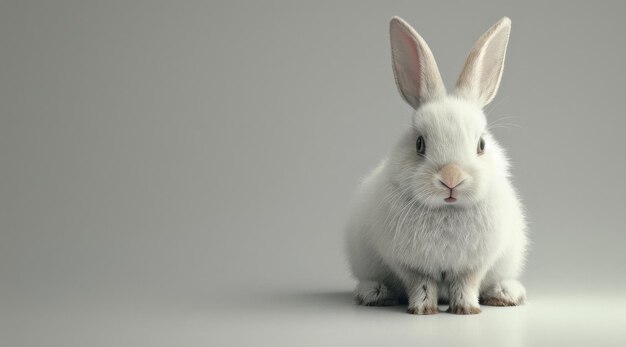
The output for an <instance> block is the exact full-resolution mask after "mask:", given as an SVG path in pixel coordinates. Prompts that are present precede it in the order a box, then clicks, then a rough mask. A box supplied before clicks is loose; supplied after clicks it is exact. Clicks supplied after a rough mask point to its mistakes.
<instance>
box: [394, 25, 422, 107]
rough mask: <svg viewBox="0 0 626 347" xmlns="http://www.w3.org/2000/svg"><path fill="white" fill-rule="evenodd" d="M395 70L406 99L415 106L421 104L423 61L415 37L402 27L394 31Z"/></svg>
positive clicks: (399, 86)
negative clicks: (421, 69)
mask: <svg viewBox="0 0 626 347" xmlns="http://www.w3.org/2000/svg"><path fill="white" fill-rule="evenodd" d="M392 44H393V47H392V49H393V60H394V62H393V63H394V72H395V74H396V81H397V82H398V88H399V89H400V92H401V93H402V95H403V96H404V98H405V100H406V101H407V102H408V103H409V104H411V105H412V106H413V107H417V105H419V99H420V97H421V93H420V89H421V84H420V79H421V71H420V66H421V61H420V55H419V51H418V49H419V48H418V46H417V42H416V40H415V38H413V37H412V36H411V35H410V34H409V33H407V32H406V31H405V30H402V28H396V30H394V32H392Z"/></svg>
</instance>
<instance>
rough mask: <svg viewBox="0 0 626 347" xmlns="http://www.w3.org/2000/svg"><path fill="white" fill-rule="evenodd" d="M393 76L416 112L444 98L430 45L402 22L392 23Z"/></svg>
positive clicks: (444, 91) (390, 26) (441, 83)
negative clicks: (426, 104) (427, 103)
mask: <svg viewBox="0 0 626 347" xmlns="http://www.w3.org/2000/svg"><path fill="white" fill-rule="evenodd" d="M389 33H390V36H391V58H392V61H393V74H394V76H395V79H396V85H397V86H398V90H400V94H402V97H403V98H404V100H406V102H408V103H409V104H410V105H411V106H413V108H415V109H417V108H418V107H419V105H420V104H421V103H423V102H425V101H427V100H430V99H434V98H437V97H440V96H443V95H445V93H446V90H445V87H444V85H443V81H442V80H441V75H440V74H439V69H438V68H437V63H436V62H435V58H434V57H433V53H432V52H431V51H430V48H428V45H427V44H426V42H425V41H424V39H422V38H421V37H420V36H419V35H418V34H417V33H416V32H415V30H414V29H413V28H412V27H411V26H410V25H408V24H407V23H406V22H405V21H404V20H403V19H401V18H399V17H393V18H392V19H391V23H389Z"/></svg>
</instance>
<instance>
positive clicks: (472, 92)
mask: <svg viewBox="0 0 626 347" xmlns="http://www.w3.org/2000/svg"><path fill="white" fill-rule="evenodd" d="M510 33H511V20H510V19H509V18H507V17H504V18H502V19H500V20H499V21H498V22H497V23H496V24H494V25H493V26H492V27H491V28H489V30H487V32H485V33H484V34H483V35H482V36H481V37H480V38H479V39H478V40H477V41H476V43H474V46H473V47H472V50H471V51H470V53H469V55H468V57H467V59H466V60H465V65H464V66H463V71H461V76H459V79H458V80H457V82H456V89H455V94H457V95H459V96H462V97H465V98H467V99H469V100H472V101H476V102H478V104H479V105H480V106H481V107H483V106H485V105H487V104H488V103H490V102H491V100H493V98H494V97H495V96H496V92H497V91H498V86H499V85H500V79H501V78H502V68H503V67H504V56H505V54H506V46H507V44H508V43H509V34H510Z"/></svg>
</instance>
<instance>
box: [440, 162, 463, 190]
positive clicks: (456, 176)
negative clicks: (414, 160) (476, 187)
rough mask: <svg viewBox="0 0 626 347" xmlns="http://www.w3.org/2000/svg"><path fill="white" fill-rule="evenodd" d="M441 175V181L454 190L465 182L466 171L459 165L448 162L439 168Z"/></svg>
mask: <svg viewBox="0 0 626 347" xmlns="http://www.w3.org/2000/svg"><path fill="white" fill-rule="evenodd" d="M439 177H440V178H439V182H441V184H443V185H444V186H446V187H447V188H448V189H451V190H452V189H454V188H456V187H458V186H459V185H460V184H461V183H463V181H464V180H465V173H464V172H463V170H461V168H460V167H459V166H458V165H455V164H448V165H446V166H444V167H442V168H441V170H439Z"/></svg>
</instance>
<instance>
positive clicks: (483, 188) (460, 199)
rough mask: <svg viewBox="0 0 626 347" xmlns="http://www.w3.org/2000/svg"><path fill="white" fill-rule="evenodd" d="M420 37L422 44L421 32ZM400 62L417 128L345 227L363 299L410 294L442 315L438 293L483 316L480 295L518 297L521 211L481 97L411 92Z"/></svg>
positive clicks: (432, 89)
mask: <svg viewBox="0 0 626 347" xmlns="http://www.w3.org/2000/svg"><path fill="white" fill-rule="evenodd" d="M396 24H400V25H406V23H404V22H397V23H396ZM401 29H403V28H401ZM409 33H410V32H409ZM414 35H417V34H416V33H414ZM506 38H507V39H508V33H507V37H506ZM400 39H402V40H403V39H405V38H404V37H400ZM415 40H416V41H417V42H418V48H419V44H420V42H421V38H420V37H419V36H415ZM404 43H406V40H405V41H402V42H401V43H400V44H404ZM393 44H394V22H393V21H392V46H393ZM422 44H423V45H424V46H425V43H422ZM421 48H422V50H423V49H424V47H423V46H422V47H421ZM402 49H404V47H400V48H399V50H402ZM426 49H428V48H427V46H426ZM429 52H430V51H428V52H426V53H424V52H421V55H420V54H415V57H416V59H418V58H419V59H420V61H421V64H423V65H422V66H420V70H419V71H421V73H422V76H424V74H426V75H428V73H431V74H432V72H433V71H432V69H433V67H432V65H430V66H428V64H429V59H430V58H429V57H428V56H427V54H428V53H429ZM397 54H404V52H400V53H398V52H396V51H394V63H396V64H399V63H398V60H400V63H401V64H405V65H406V61H407V58H406V57H405V59H404V61H402V57H400V58H397V57H396V55H397ZM432 64H434V60H433V61H432ZM402 68H404V69H405V70H406V68H405V67H403V66H400V67H398V66H396V65H394V72H395V73H396V81H397V82H398V86H399V88H400V91H401V92H402V94H403V96H404V97H405V99H406V100H407V101H408V102H409V103H411V104H412V105H413V106H414V107H415V108H416V112H415V115H414V117H413V122H412V123H413V124H412V128H411V129H410V130H409V131H407V132H405V133H404V134H403V135H402V137H401V139H400V141H399V142H398V144H397V146H396V147H395V148H394V150H393V151H392V153H391V154H390V156H389V157H388V158H387V159H386V160H385V161H384V162H383V163H382V164H381V165H379V167H377V168H376V169H375V170H374V171H373V172H372V173H371V174H370V175H369V176H368V177H367V178H366V179H365V180H364V181H363V183H362V184H361V186H360V188H359V191H358V192H357V199H356V201H357V203H356V206H355V209H354V212H353V215H352V217H351V219H350V221H349V224H348V228H347V248H348V256H349V260H350V264H351V269H352V272H353V274H354V275H355V277H356V278H357V279H358V280H359V285H358V286H357V288H356V290H355V297H356V299H357V301H358V302H359V303H361V304H364V305H389V304H395V303H396V302H398V300H402V299H408V304H409V312H411V313H418V314H432V313H436V312H437V300H438V299H440V300H441V299H443V300H446V301H447V300H449V301H450V310H451V311H452V312H455V313H478V312H480V310H479V309H478V298H479V295H480V298H481V299H482V301H483V303H486V304H491V305H517V304H520V303H522V302H523V300H524V298H525V290H524V288H523V286H522V285H521V284H520V283H519V282H518V281H517V278H518V276H519V274H520V271H521V268H522V266H523V262H524V256H525V252H526V245H527V239H526V234H525V229H526V225H525V221H524V215H523V211H522V207H521V204H520V203H519V200H518V197H517V194H516V192H515V190H514V188H513V186H512V185H511V183H510V179H509V174H508V162H507V159H506V156H505V154H504V151H503V150H502V149H501V147H500V146H499V145H498V144H497V142H496V141H495V140H494V139H493V138H492V136H491V134H490V133H489V131H488V129H487V128H486V119H485V116H484V114H483V112H482V109H481V108H482V107H481V106H482V105H481V103H477V102H475V101H474V100H472V98H468V97H466V95H467V93H464V90H463V89H460V90H458V93H456V94H455V95H445V94H444V93H442V91H441V88H442V86H441V85H436V84H435V85H432V84H431V85H430V86H424V85H422V86H421V87H420V80H419V79H418V80H417V81H414V85H417V86H416V87H415V86H414V88H413V91H411V90H409V89H410V86H409V87H406V85H404V84H405V83H406V76H402V75H401V73H402V71H400V72H398V70H400V69H402ZM434 68H435V69H436V65H435V66H434ZM429 69H430V70H429ZM436 72H437V75H436V76H434V75H433V76H434V77H437V76H438V71H436ZM498 77H499V76H498ZM432 78H433V77H432V76H431V79H432ZM439 79H440V77H439ZM403 81H404V82H403ZM428 82H429V81H426V82H423V81H422V83H423V84H425V83H428ZM431 82H432V81H431ZM435 82H436V83H439V82H437V81H435ZM498 82H499V80H498ZM496 87H497V86H496ZM420 88H422V91H421V92H420ZM411 92H413V93H416V95H413V96H411V95H407V94H410V93H411ZM468 93H469V92H468ZM494 93H495V92H494ZM424 95H427V97H424ZM491 97H493V96H491ZM488 101H489V100H487V102H488ZM416 139H418V142H417V151H418V152H419V153H416ZM476 141H479V142H478V146H479V147H478V148H479V149H478V154H477V152H476V151H477V149H476V148H477V147H476V143H477V142H476ZM485 144H487V146H488V147H486V148H485V146H486V145H485ZM451 182H453V183H451Z"/></svg>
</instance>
